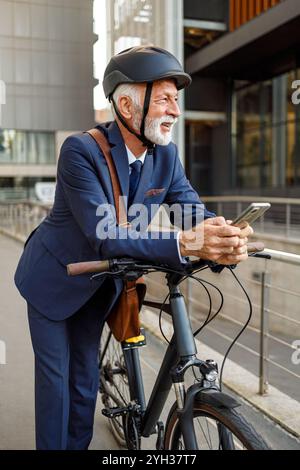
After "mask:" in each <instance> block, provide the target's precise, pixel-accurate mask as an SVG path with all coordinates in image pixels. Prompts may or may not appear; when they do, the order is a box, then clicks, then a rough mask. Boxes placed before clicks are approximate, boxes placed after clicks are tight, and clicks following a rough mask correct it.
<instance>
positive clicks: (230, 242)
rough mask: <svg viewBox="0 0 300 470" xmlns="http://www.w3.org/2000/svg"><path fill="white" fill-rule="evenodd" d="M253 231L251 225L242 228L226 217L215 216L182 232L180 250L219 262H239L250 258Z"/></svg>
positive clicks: (186, 254)
mask: <svg viewBox="0 0 300 470" xmlns="http://www.w3.org/2000/svg"><path fill="white" fill-rule="evenodd" d="M252 233H253V229H252V228H251V227H250V226H249V225H246V226H245V227H243V228H242V229H241V228H239V227H234V226H233V225H230V221H226V220H225V219H224V217H214V218H211V219H207V220H205V221H204V222H202V223H201V224H199V225H198V226H196V227H193V228H192V229H191V230H186V231H183V232H182V233H181V234H180V239H179V243H180V245H179V246H180V252H181V255H182V256H197V257H198V258H201V259H207V260H211V261H215V262H216V263H219V264H237V263H239V262H240V261H244V260H246V259H247V258H248V253H247V241H248V236H249V235H251V234H252Z"/></svg>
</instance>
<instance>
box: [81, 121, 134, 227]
mask: <svg viewBox="0 0 300 470" xmlns="http://www.w3.org/2000/svg"><path fill="white" fill-rule="evenodd" d="M86 133H87V134H89V135H90V136H91V137H92V138H93V139H94V140H95V142H96V143H97V145H98V147H99V148H100V150H101V152H102V153H103V155H104V158H105V160H106V163H107V166H108V170H109V174H110V179H111V184H112V188H113V194H114V201H115V208H116V217H117V222H118V224H119V226H129V225H130V224H129V223H128V221H127V214H126V210H125V205H124V201H123V199H122V197H121V196H122V193H121V186H120V182H119V178H118V175H117V172H116V167H115V164H114V162H113V159H112V156H111V152H110V145H109V143H108V140H107V139H106V137H105V135H104V134H103V132H101V131H100V129H96V128H93V129H90V130H89V131H86Z"/></svg>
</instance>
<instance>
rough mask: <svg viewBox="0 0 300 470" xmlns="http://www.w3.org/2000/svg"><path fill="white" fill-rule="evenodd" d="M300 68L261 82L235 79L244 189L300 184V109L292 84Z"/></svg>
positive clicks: (238, 172)
mask: <svg viewBox="0 0 300 470" xmlns="http://www.w3.org/2000/svg"><path fill="white" fill-rule="evenodd" d="M299 77H300V70H299V69H296V70H292V71H291V72H289V73H287V74H283V75H280V76H278V77H276V78H274V79H272V80H268V81H264V82H259V83H242V82H236V83H235V91H234V94H233V112H232V121H233V122H232V135H231V141H232V154H233V160H232V161H233V162H235V166H236V168H235V169H234V170H235V171H234V173H235V184H236V186H237V187H239V188H246V189H253V188H278V187H293V186H297V185H299V182H300V167H299V163H300V162H299V155H300V154H299V151H300V109H299V106H297V105H295V104H293V101H292V93H293V92H294V91H295V90H294V89H293V87H292V84H293V82H294V81H295V80H297V79H298V78H299Z"/></svg>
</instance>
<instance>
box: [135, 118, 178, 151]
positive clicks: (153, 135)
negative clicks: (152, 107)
mask: <svg viewBox="0 0 300 470" xmlns="http://www.w3.org/2000/svg"><path fill="white" fill-rule="evenodd" d="M176 121H177V119H173V118H170V116H163V117H161V118H149V117H146V120H145V136H146V137H147V139H148V140H150V142H152V143H153V144H157V145H169V143H170V142H171V140H172V131H173V128H171V129H170V131H169V132H168V133H167V134H163V133H162V131H161V129H160V125H161V124H162V123H163V122H174V123H175V122H176ZM141 123H142V113H141V111H140V110H139V109H135V113H134V117H133V122H132V125H133V128H134V130H135V131H137V132H139V131H140V128H141Z"/></svg>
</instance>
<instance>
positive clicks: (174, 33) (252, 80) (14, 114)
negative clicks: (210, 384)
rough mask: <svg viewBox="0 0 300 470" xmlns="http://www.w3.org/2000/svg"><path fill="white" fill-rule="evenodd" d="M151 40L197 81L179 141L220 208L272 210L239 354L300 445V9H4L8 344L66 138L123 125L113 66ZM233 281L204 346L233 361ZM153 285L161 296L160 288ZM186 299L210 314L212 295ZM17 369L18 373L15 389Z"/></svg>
mask: <svg viewBox="0 0 300 470" xmlns="http://www.w3.org/2000/svg"><path fill="white" fill-rule="evenodd" d="M141 44H154V45H157V46H161V47H164V48H166V49H168V50H170V51H171V52H172V53H174V54H175V55H176V56H177V57H178V59H179V60H180V61H181V62H182V63H183V64H184V66H185V69H186V71H187V72H188V73H190V74H191V75H192V78H193V83H192V85H191V86H190V87H189V88H188V89H187V90H186V91H185V92H184V93H181V94H180V106H181V110H182V116H181V118H180V120H179V122H178V124H177V125H176V129H175V131H174V141H175V142H176V143H177V145H178V147H179V154H180V158H181V160H182V163H183V164H184V166H185V169H186V173H187V175H188V178H189V179H190V181H191V183H192V185H193V187H194V188H195V189H196V190H197V191H198V192H199V194H200V196H201V197H202V199H203V200H204V201H205V202H206V204H207V205H208V207H209V209H212V210H215V211H216V212H217V214H219V215H221V214H222V215H225V216H226V217H227V218H232V217H234V216H235V215H237V214H238V213H239V212H240V211H241V210H242V209H244V208H245V207H246V206H247V205H248V204H249V203H251V202H254V201H257V202H259V201H268V202H271V204H272V207H271V209H270V210H269V211H268V212H267V213H266V214H265V217H263V218H261V219H260V220H259V221H258V222H257V223H256V224H255V229H256V238H258V239H260V240H262V241H264V242H265V244H266V246H267V248H268V249H270V250H275V251H274V252H273V259H272V260H271V261H268V262H266V261H263V260H249V262H247V263H245V264H243V265H241V266H240V267H239V274H240V276H241V278H242V279H243V280H244V282H245V284H246V286H247V289H248V291H249V292H250V294H251V298H252V300H253V308H254V315H253V318H252V320H251V324H250V328H248V330H247V331H248V332H247V334H246V335H244V336H243V339H241V340H240V342H239V344H238V345H237V346H236V348H235V350H234V351H233V353H232V357H233V359H234V361H236V363H238V364H241V365H243V367H245V368H246V369H247V370H248V371H250V372H251V374H253V377H256V378H257V384H256V385H255V387H254V390H255V392H254V395H255V394H256V393H257V392H258V393H259V394H260V396H263V397H265V398H266V400H267V396H268V394H269V396H270V395H271V396H272V397H273V399H274V396H275V398H276V400H277V401H276V400H275V401H273V402H270V407H269V408H268V410H267V411H266V414H267V415H268V416H270V415H271V416H273V415H272V413H273V414H274V413H275V414H276V412H278V413H279V411H280V410H281V415H280V416H279V415H276V416H275V418H276V422H279V423H280V424H282V425H283V426H284V427H285V429H287V430H288V431H289V432H291V434H292V435H293V436H299V435H300V420H299V416H300V392H299V390H300V387H299V385H300V380H299V379H300V370H299V367H300V366H299V362H300V361H299V362H298V363H297V357H298V356H297V355H296V356H295V354H296V353H297V351H298V348H299V347H300V341H298V340H299V339H300V321H299V299H300V282H299V280H300V276H299V267H300V249H299V248H300V104H299V102H300V53H299V51H300V1H299V0H209V1H207V0H94V1H92V0H0V232H1V233H2V235H0V259H2V261H3V263H2V265H3V267H4V266H5V269H4V268H3V272H2V271H1V273H0V274H1V285H0V288H1V290H3V295H1V297H2V306H1V309H0V327H1V328H2V330H1V329H0V339H1V338H3V339H5V338H8V337H11V335H13V336H14V335H15V331H17V328H18V327H17V325H18V322H17V321H15V323H13V327H12V325H11V330H10V333H8V329H9V326H7V325H9V324H10V323H9V322H10V321H11V320H8V316H7V312H9V311H10V312H11V316H10V317H9V318H10V319H13V318H14V315H15V314H16V311H17V310H18V308H20V307H18V304H20V302H21V299H19V297H18V294H17V292H16V291H15V290H14V288H13V287H12V286H13V281H12V276H13V272H14V269H15V265H16V263H17V260H18V257H19V256H20V252H21V249H22V245H21V244H20V243H19V242H18V243H17V242H15V241H12V238H14V239H15V240H18V241H24V240H25V239H26V237H27V235H28V234H29V233H30V231H31V230H32V229H33V228H34V227H35V226H36V225H37V224H38V223H39V222H40V221H41V220H42V219H43V217H45V216H46V215H47V213H48V212H49V210H50V208H51V203H52V202H53V197H54V190H55V177H56V164H57V159H58V156H59V150H60V147H61V144H62V142H63V141H64V139H65V138H66V137H67V136H68V135H70V134H72V133H75V132H79V131H83V130H86V129H89V128H91V127H93V126H94V125H95V124H96V123H99V122H103V121H106V120H110V119H111V112H110V108H109V105H108V103H107V102H106V100H105V98H104V95H103V92H102V76H103V72H104V68H105V66H106V64H107V62H108V61H109V59H110V57H111V56H112V55H114V54H115V53H118V52H120V51H121V50H123V49H125V48H128V47H131V46H134V45H141ZM8 236H9V237H8ZM209 276H212V277H209ZM207 279H210V280H211V281H213V282H216V278H215V275H212V274H210V275H208V277H207ZM220 279H221V282H220V286H221V288H222V290H223V291H224V292H226V294H227V296H228V299H227V303H226V306H225V307H224V313H223V314H222V315H220V316H219V317H218V322H217V323H216V325H215V327H214V328H212V329H211V330H210V329H209V328H208V330H205V331H206V332H207V331H208V333H207V334H206V336H205V337H204V338H201V340H202V339H203V340H205V341H206V343H207V344H208V345H209V346H210V347H212V348H214V349H215V350H217V351H219V352H221V353H224V352H225V351H226V349H227V347H228V345H229V344H230V341H231V339H232V338H233V337H234V335H235V333H234V329H235V328H238V329H239V328H240V327H241V325H242V324H243V322H242V321H241V311H244V310H245V309H247V302H246V300H245V298H244V297H243V293H242V292H241V291H240V292H237V288H236V286H234V285H233V281H232V277H231V276H230V275H229V274H228V275H227V274H224V275H222V278H220ZM148 286H149V293H150V294H151V295H153V296H157V295H160V296H161V295H162V288H161V286H162V283H161V280H157V278H150V279H149V280H148ZM184 289H185V292H186V294H187V297H188V300H189V304H190V312H191V315H192V316H194V317H195V318H197V319H198V320H199V319H201V318H203V315H204V313H203V312H204V311H205V308H206V306H207V302H206V303H205V302H204V300H203V295H202V296H200V294H199V288H198V287H195V286H193V285H191V284H190V283H186V285H185V286H184ZM205 305H206V306H205ZM22 308H23V307H22ZM13 336H12V337H13ZM20 337H21V333H20ZM27 341H28V339H27ZM297 341H298V343H297ZM8 344H9V342H8ZM28 354H29V352H28ZM293 358H294V359H293ZM295 358H296V359H295ZM295 361H296V362H295ZM14 367H18V363H17V359H16V361H15V364H14ZM14 370H15V368H14ZM13 373H14V372H13V371H12V372H9V368H6V369H5V374H7V377H6V379H7V380H6V382H5V383H9V376H10V374H12V376H13ZM21 373H22V372H21ZM0 381H1V375H0ZM250 382H251V380H250V379H249V381H248V383H250ZM3 383H4V382H3ZM270 384H271V385H272V387H275V388H276V390H277V391H278V390H279V391H280V393H283V395H280V394H279V395H278V394H277V395H276V393H277V392H276V393H275V392H274V390H275V389H272V390H271V392H270V387H269V385H270ZM231 386H233V385H232V384H231ZM10 392H11V390H10ZM244 392H245V390H244ZM245 393H246V392H245ZM248 398H249V397H248ZM252 398H253V397H252ZM254 398H255V397H254ZM19 399H20V397H19ZM253 400H254V399H253ZM254 401H255V400H254ZM20 403H23V405H24V403H26V400H25V402H22V400H21V402H20ZM264 403H267V401H265V402H264ZM274 403H275V405H274ZM283 404H285V405H284V406H287V408H281V407H282V406H283ZM256 406H258V407H261V408H263V407H264V405H262V402H259V403H256ZM268 406H269V405H268ZM297 407H299V409H298V408H297ZM282 410H283V411H282ZM295 410H298V411H299V412H298V414H297V412H296V411H295ZM10 413H12V414H13V413H14V409H13V406H12V408H11V410H10ZM10 416H11V415H10ZM10 416H9V417H8V419H7V426H9V425H10V424H9V423H10ZM282 416H283V418H282ZM297 416H298V417H297ZM28 419H29V418H28ZM30 426H31V424H29V427H30ZM30 429H31V428H30ZM0 441H1V428H0ZM21 441H22V440H21ZM21 441H20V442H21ZM9 445H13V444H8V446H9ZM22 445H25V444H22ZM27 445H28V443H27V444H26V445H25V447H26V446H27ZM0 447H1V445H0Z"/></svg>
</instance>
